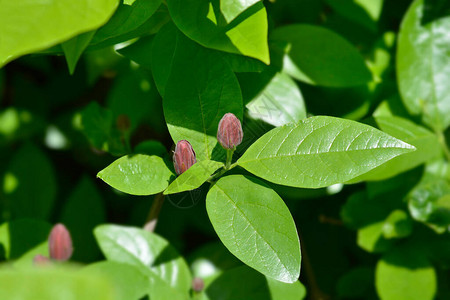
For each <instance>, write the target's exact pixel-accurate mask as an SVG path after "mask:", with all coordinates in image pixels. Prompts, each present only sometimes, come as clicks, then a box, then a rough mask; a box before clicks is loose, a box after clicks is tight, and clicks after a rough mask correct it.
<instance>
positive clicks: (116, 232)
mask: <svg viewBox="0 0 450 300" xmlns="http://www.w3.org/2000/svg"><path fill="white" fill-rule="evenodd" d="M94 234H95V236H96V238H97V241H98V243H99V245H100V248H101V249H102V251H103V254H104V255H105V256H106V258H107V259H108V260H110V261H115V262H119V263H125V264H129V265H133V266H136V267H137V268H138V269H139V270H140V271H141V272H142V273H143V274H145V275H146V276H147V277H148V280H149V286H148V289H149V295H150V298H152V299H188V291H189V289H190V288H191V275H190V271H189V268H188V266H187V264H186V262H185V261H184V259H183V258H182V257H180V255H179V254H178V253H177V252H176V250H175V249H174V248H173V247H172V246H171V245H170V244H169V243H168V242H167V241H166V240H165V239H163V238H161V237H159V236H158V235H156V234H154V233H151V232H148V231H145V230H143V229H138V228H132V227H124V226H117V225H102V226H99V227H97V228H96V229H95V230H94ZM171 297H175V298H171Z"/></svg>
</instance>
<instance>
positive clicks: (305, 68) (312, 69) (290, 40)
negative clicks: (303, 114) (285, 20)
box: [270, 24, 372, 87]
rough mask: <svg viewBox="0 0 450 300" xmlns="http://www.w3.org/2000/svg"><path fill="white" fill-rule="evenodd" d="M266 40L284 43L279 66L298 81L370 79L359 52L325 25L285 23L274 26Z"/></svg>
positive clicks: (342, 82) (356, 81)
mask: <svg viewBox="0 0 450 300" xmlns="http://www.w3.org/2000/svg"><path fill="white" fill-rule="evenodd" d="M270 40H271V41H273V42H275V43H277V44H283V45H286V46H285V47H284V51H285V53H286V55H285V56H284V59H283V63H282V64H283V69H284V71H285V72H286V73H288V74H289V75H291V76H292V77H294V78H295V79H298V80H300V81H303V82H306V83H309V84H313V85H321V86H329V87H349V86H356V85H362V84H365V83H367V82H369V81H370V80H371V79H372V75H371V73H370V71H369V69H368V68H367V66H366V64H365V62H364V59H363V57H362V56H361V54H359V53H358V51H357V50H356V49H355V48H354V47H353V46H352V45H351V44H350V43H349V42H347V41H346V40H345V39H344V38H342V37H341V36H339V35H338V34H336V33H334V32H333V31H330V30H329V29H326V28H323V27H318V26H313V25H306V24H304V25H303V24H302V25H298V24H297V25H288V26H283V27H279V28H277V29H275V30H274V31H273V32H272V35H271V36H270Z"/></svg>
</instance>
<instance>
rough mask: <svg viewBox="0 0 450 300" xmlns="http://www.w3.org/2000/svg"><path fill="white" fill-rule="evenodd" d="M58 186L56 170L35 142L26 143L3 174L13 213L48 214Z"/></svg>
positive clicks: (24, 214)
mask: <svg viewBox="0 0 450 300" xmlns="http://www.w3.org/2000/svg"><path fill="white" fill-rule="evenodd" d="M43 174H45V176H42V175H43ZM56 188H57V186H56V178H55V172H54V170H53V166H52V164H51V162H50V160H49V159H48V158H47V156H46V155H45V153H44V152H42V150H41V149H39V148H38V147H36V146H34V145H33V144H29V143H27V144H25V145H24V146H22V147H21V148H20V149H19V150H18V151H17V152H16V153H15V155H14V156H13V158H12V160H11V161H10V163H9V166H8V169H7V171H6V173H5V176H4V178H3V192H4V194H5V197H6V199H8V200H7V201H9V203H10V209H11V214H12V217H13V218H18V217H28V218H40V219H46V218H48V217H49V215H50V212H51V210H52V209H53V203H54V201H55V199H56V192H57V191H56ZM30 199H33V201H30Z"/></svg>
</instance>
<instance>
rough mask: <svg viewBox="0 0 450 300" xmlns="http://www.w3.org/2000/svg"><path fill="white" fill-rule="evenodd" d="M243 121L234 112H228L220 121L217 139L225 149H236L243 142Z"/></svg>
mask: <svg viewBox="0 0 450 300" xmlns="http://www.w3.org/2000/svg"><path fill="white" fill-rule="evenodd" d="M243 136H244V133H243V132H242V126H241V121H239V119H238V118H236V116H235V115H233V114H232V113H227V114H225V115H224V116H223V118H222V119H221V120H220V122H219V128H218V130H217V140H218V141H219V143H220V144H221V145H222V147H224V148H225V149H234V148H235V147H237V146H239V144H240V143H241V142H242V137H243Z"/></svg>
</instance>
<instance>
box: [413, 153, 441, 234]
mask: <svg viewBox="0 0 450 300" xmlns="http://www.w3.org/2000/svg"><path fill="white" fill-rule="evenodd" d="M445 164H446V163H445V162H443V161H436V162H433V163H430V164H428V165H427V167H426V169H425V172H424V175H423V177H422V179H421V180H420V182H419V183H418V184H417V185H416V186H415V187H414V188H413V189H412V190H411V192H410V193H409V195H408V197H407V200H408V208H409V212H410V214H411V216H412V217H413V218H414V219H415V220H417V221H420V222H425V223H427V224H429V223H431V224H434V225H438V226H443V227H444V228H446V227H448V225H450V206H449V204H448V198H447V197H446V196H447V195H449V194H450V183H449V182H448V180H447V179H446V178H445V177H443V176H442V174H439V170H437V169H439V168H442V167H443V165H444V166H445ZM436 171H438V172H436Z"/></svg>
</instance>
